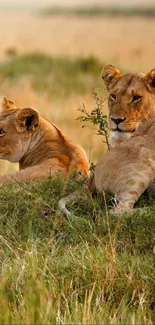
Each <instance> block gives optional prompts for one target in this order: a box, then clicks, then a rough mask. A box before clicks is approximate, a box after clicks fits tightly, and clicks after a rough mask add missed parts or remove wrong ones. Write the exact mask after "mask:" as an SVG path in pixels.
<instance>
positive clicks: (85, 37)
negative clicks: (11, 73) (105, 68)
mask: <svg viewBox="0 0 155 325" xmlns="http://www.w3.org/2000/svg"><path fill="white" fill-rule="evenodd" d="M0 20H1V29H0V48H1V51H0V60H1V61H2V60H3V61H4V60H5V59H6V60H7V57H6V50H7V49H8V48H10V47H14V48H15V49H16V50H17V52H18V53H19V54H22V53H31V52H34V51H35V52H43V53H47V54H51V55H54V56H69V57H78V56H81V57H83V56H85V57H87V56H88V55H93V56H96V57H98V58H99V59H100V60H101V61H103V64H105V62H106V63H113V64H116V65H119V66H121V67H125V68H127V70H131V71H133V70H137V71H147V70H149V69H151V68H153V67H154V57H155V55H154V54H155V45H154V43H153V39H154V36H155V28H154V27H155V21H154V20H153V19H146V18H115V19H113V18H108V17H100V18H99V17H98V18H93V19H91V18H79V17H69V18H68V17H65V16H59V17H42V16H39V15H32V14H18V15H17V14H1V15H0ZM99 75H100V71H99ZM68 78H69V76H68ZM94 87H96V85H95V84H94ZM103 87H104V86H103ZM91 92H92V89H90V92H89V93H86V94H84V95H77V94H76V93H75V94H74V95H73V94H72V95H70V96H68V97H64V98H61V97H60V98H54V99H52V100H51V99H49V98H48V96H47V95H43V94H38V93H36V91H35V90H34V89H33V87H32V86H31V83H30V81H29V80H28V79H26V78H23V80H22V81H20V82H19V81H18V82H17V83H15V84H13V85H11V87H10V84H8V83H7V81H6V82H4V85H3V86H2V87H1V92H0V95H1V96H3V94H6V95H7V96H8V97H10V98H11V99H13V100H15V101H16V103H17V105H19V106H21V107H23V106H27V105H28V106H33V107H36V108H37V109H38V110H39V111H40V112H41V113H42V114H43V115H44V116H46V117H47V118H49V119H50V120H51V121H53V122H54V123H56V124H57V125H58V126H59V127H61V128H62V129H63V130H64V132H66V133H67V134H68V135H69V136H70V138H72V139H73V140H74V141H76V142H79V143H80V144H81V145H82V146H83V147H84V148H85V149H86V151H87V153H88V156H89V157H90V156H91V160H92V159H93V160H96V159H97V158H98V157H99V156H100V155H101V153H102V152H104V150H105V148H104V146H103V144H102V142H101V140H100V139H99V138H98V137H97V136H96V135H93V131H92V130H89V129H83V130H82V129H81V125H80V124H79V122H77V121H75V119H76V117H77V116H78V114H79V113H78V112H77V109H78V108H79V107H81V106H82V104H83V103H85V105H86V107H87V108H88V109H92V108H94V100H93V97H92V95H91ZM102 92H103V93H104V88H103V89H99V93H100V94H102ZM0 166H1V172H6V171H8V170H11V169H12V168H14V167H12V166H10V164H6V163H1V165H0ZM8 166H9V167H8ZM15 168H16V167H15Z"/></svg>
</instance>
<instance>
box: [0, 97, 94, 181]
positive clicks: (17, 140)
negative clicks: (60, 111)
mask: <svg viewBox="0 0 155 325" xmlns="http://www.w3.org/2000/svg"><path fill="white" fill-rule="evenodd" d="M0 159H5V160H8V161H10V162H19V171H18V172H16V173H12V174H8V175H4V176H0V184H6V183H11V182H20V183H24V182H33V181H36V180H38V179H42V178H47V177H48V176H49V175H51V176H56V174H57V173H58V172H60V173H61V174H62V176H64V177H66V176H67V175H69V174H70V173H73V172H74V171H76V170H77V171H79V172H80V173H81V174H83V175H86V174H87V173H88V169H89V163H88V160H87V156H86V154H85V152H84V150H83V149H82V148H81V147H80V146H79V145H77V144H74V143H73V142H72V141H70V140H69V139H68V137H67V136H66V135H65V134H64V133H63V132H62V131H61V130H60V129H59V128H58V127H57V126H56V125H55V124H53V123H51V122H49V121H47V120H46V119H44V118H43V117H41V116H40V115H39V113H38V112H37V111H36V110H35V109H33V108H22V109H20V108H16V106H15V104H14V103H13V102H12V101H10V100H8V99H7V98H6V97H4V99H3V104H2V112H1V113H0Z"/></svg>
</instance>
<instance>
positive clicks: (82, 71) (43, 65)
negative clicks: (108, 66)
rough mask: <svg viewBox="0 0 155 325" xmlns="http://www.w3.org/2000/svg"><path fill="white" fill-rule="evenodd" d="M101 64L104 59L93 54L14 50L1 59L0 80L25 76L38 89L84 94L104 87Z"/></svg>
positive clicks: (52, 92)
mask: <svg viewBox="0 0 155 325" xmlns="http://www.w3.org/2000/svg"><path fill="white" fill-rule="evenodd" d="M14 51H15V49H14ZM13 53H14V52H13ZM9 57H10V54H9ZM102 67H103V62H102V63H101V62H100V61H99V60H98V59H97V58H95V57H87V58H75V59H70V58H61V57H60V58H59V57H52V56H49V55H46V54H43V53H32V54H24V55H15V54H14V55H13V56H12V57H11V58H10V59H9V60H7V61H6V62H3V63H0V84H3V82H4V81H6V80H8V81H10V82H17V80H20V78H23V77H24V76H26V77H27V78H29V80H30V81H31V83H32V86H33V87H34V88H35V89H36V90H37V91H39V92H40V91H42V92H47V93H48V94H49V95H52V96H53V95H56V96H63V95H64V96H66V95H69V94H72V93H73V94H74V93H76V94H83V93H85V92H87V91H89V92H91V91H92V89H93V87H98V86H99V87H100V86H101V85H102V87H103V83H102V80H101V70H102Z"/></svg>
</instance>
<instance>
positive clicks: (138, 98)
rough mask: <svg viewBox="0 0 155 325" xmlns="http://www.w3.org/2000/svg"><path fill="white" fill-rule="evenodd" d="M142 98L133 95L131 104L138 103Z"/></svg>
mask: <svg viewBox="0 0 155 325" xmlns="http://www.w3.org/2000/svg"><path fill="white" fill-rule="evenodd" d="M141 98H142V96H139V95H135V96H134V97H133V99H132V101H133V102H139V101H140V100H141Z"/></svg>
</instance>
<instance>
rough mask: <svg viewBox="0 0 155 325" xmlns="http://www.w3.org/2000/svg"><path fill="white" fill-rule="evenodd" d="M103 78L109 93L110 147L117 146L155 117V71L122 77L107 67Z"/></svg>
mask: <svg viewBox="0 0 155 325" xmlns="http://www.w3.org/2000/svg"><path fill="white" fill-rule="evenodd" d="M102 78H103V80H104V83H105V85H106V88H107V90H108V109H109V128H110V144H111V147H114V146H115V145H117V144H119V143H121V142H122V141H124V140H127V139H129V138H130V137H131V136H133V134H134V132H135V130H136V129H137V127H138V126H139V124H140V123H142V122H144V121H146V120H148V119H149V118H150V117H151V116H152V115H153V114H154V112H155V69H152V70H151V71H150V72H148V73H147V74H146V75H145V74H143V73H128V74H125V75H122V74H121V73H120V71H119V70H118V69H117V68H116V67H114V66H112V65H107V66H105V67H104V69H103V72H102ZM118 119H119V120H120V121H119V124H117V120H118Z"/></svg>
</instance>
